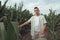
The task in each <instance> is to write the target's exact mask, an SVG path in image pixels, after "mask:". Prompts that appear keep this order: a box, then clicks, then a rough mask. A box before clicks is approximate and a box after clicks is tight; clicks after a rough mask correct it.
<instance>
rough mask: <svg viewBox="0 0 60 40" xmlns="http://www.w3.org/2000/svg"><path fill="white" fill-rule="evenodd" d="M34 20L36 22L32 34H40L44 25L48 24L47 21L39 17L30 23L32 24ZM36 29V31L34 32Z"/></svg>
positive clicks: (32, 18) (33, 17) (41, 16)
mask: <svg viewBox="0 0 60 40" xmlns="http://www.w3.org/2000/svg"><path fill="white" fill-rule="evenodd" d="M32 20H33V22H34V24H33V25H34V27H31V34H33V35H34V33H33V32H34V31H37V32H40V30H41V29H42V27H43V24H45V23H47V22H46V20H45V17H44V16H43V15H39V16H36V15H34V16H32V17H31V18H30V19H29V20H28V22H31V21H32ZM31 24H32V22H31ZM33 29H34V30H33Z"/></svg>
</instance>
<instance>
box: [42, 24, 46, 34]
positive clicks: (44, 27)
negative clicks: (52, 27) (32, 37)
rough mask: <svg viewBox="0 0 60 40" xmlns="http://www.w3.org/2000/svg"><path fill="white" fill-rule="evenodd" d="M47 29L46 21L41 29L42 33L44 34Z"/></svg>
mask: <svg viewBox="0 0 60 40" xmlns="http://www.w3.org/2000/svg"><path fill="white" fill-rule="evenodd" d="M45 29H46V23H45V24H44V25H43V28H42V29H41V33H42V34H44V32H45Z"/></svg>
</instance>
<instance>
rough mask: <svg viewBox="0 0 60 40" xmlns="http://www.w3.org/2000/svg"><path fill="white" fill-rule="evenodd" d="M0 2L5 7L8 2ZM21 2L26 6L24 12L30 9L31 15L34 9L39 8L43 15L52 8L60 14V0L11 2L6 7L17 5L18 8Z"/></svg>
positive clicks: (3, 0)
mask: <svg viewBox="0 0 60 40" xmlns="http://www.w3.org/2000/svg"><path fill="white" fill-rule="evenodd" d="M0 1H2V5H3V4H4V2H5V1H6V0H0ZM21 2H23V5H24V6H23V10H24V9H28V10H29V11H30V12H31V13H34V10H33V9H34V7H38V8H39V9H40V13H43V14H48V13H49V9H51V8H52V9H53V10H56V14H58V13H60V0H9V1H8V2H7V4H6V5H7V6H13V5H14V4H15V3H16V4H17V6H18V5H19V3H21Z"/></svg>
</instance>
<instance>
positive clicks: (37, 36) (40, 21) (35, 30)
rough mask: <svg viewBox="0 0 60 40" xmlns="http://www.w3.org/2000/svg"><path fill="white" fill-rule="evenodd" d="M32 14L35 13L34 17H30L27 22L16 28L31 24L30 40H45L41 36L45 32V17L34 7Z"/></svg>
mask: <svg viewBox="0 0 60 40" xmlns="http://www.w3.org/2000/svg"><path fill="white" fill-rule="evenodd" d="M34 12H35V15H34V16H32V17H31V18H30V19H29V20H28V21H26V22H25V23H23V24H21V25H19V26H18V27H19V28H21V27H23V26H24V25H27V24H29V23H31V36H32V39H33V40H45V38H43V36H44V31H45V28H46V23H47V22H46V20H45V17H44V16H43V15H41V14H40V13H39V8H38V7H34Z"/></svg>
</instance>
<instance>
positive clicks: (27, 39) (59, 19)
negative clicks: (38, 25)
mask: <svg viewBox="0 0 60 40" xmlns="http://www.w3.org/2000/svg"><path fill="white" fill-rule="evenodd" d="M59 4H60V0H49V1H48V0H38V1H37V0H0V40H32V39H31V35H30V29H31V26H30V24H29V25H26V26H25V27H23V28H22V29H18V28H17V26H18V25H19V24H22V23H24V22H25V21H27V20H28V19H30V17H31V16H33V15H34V12H33V8H34V7H35V6H37V7H39V9H40V13H41V14H42V15H44V16H45V18H46V20H47V27H46V30H45V36H46V38H47V40H60V5H59Z"/></svg>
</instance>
